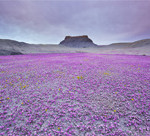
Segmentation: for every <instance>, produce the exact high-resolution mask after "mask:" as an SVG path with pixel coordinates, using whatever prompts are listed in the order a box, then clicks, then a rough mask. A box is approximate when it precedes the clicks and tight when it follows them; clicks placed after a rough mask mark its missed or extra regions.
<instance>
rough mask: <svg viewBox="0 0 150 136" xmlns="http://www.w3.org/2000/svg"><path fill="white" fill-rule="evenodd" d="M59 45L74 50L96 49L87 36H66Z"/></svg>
mask: <svg viewBox="0 0 150 136" xmlns="http://www.w3.org/2000/svg"><path fill="white" fill-rule="evenodd" d="M60 45H63V46H67V47H76V48H87V47H97V45H96V44H94V43H93V41H92V40H91V39H89V38H88V36H87V35H83V36H66V37H65V39H64V40H63V41H61V42H60Z"/></svg>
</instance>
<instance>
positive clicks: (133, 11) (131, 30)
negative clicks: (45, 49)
mask: <svg viewBox="0 0 150 136" xmlns="http://www.w3.org/2000/svg"><path fill="white" fill-rule="evenodd" d="M67 35H70V36H78V35H88V36H89V38H91V39H92V40H93V42H94V43H96V44H99V45H103V44H110V43H113V42H128V41H135V40H140V39H146V38H150V0H91V1H90V0H53V1H52V0H0V39H13V40H18V41H24V42H28V43H54V44H57V43H59V42H60V41H62V40H63V39H64V38H65V36H67Z"/></svg>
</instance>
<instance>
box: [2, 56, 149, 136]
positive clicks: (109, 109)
mask: <svg viewBox="0 0 150 136" xmlns="http://www.w3.org/2000/svg"><path fill="white" fill-rule="evenodd" d="M149 75H150V57H148V56H130V55H98V54H45V55H38V54H37V55H36V54H35V55H19V56H1V57H0V135H62V136H63V135H64V136H65V135H66V136H68V135H89V136H93V135H95V136H97V135H106V136H107V135H115V136H116V135H119V136H123V135H133V136H135V135H139V136H140V135H142V136H148V135H149V111H150V108H149V95H148V94H149V91H150V90H149V89H150V88H149V85H150V76H149Z"/></svg>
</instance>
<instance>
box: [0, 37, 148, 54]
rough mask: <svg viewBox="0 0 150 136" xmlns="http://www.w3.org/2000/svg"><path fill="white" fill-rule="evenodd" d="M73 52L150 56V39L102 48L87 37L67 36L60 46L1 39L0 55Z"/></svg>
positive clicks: (103, 46)
mask: <svg viewBox="0 0 150 136" xmlns="http://www.w3.org/2000/svg"><path fill="white" fill-rule="evenodd" d="M71 52H72V53H76V52H87V53H88V52H91V53H94V52H97V53H106V54H114V53H118V54H137V55H140V54H146V55H150V39H143V40H139V41H135V42H129V43H113V44H110V45H101V46H97V45H96V44H94V43H93V41H92V40H91V39H90V38H88V36H87V35H83V36H66V37H65V39H64V40H63V41H62V42H60V44H29V43H25V42H18V41H15V40H9V39H0V55H19V54H32V53H71Z"/></svg>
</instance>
